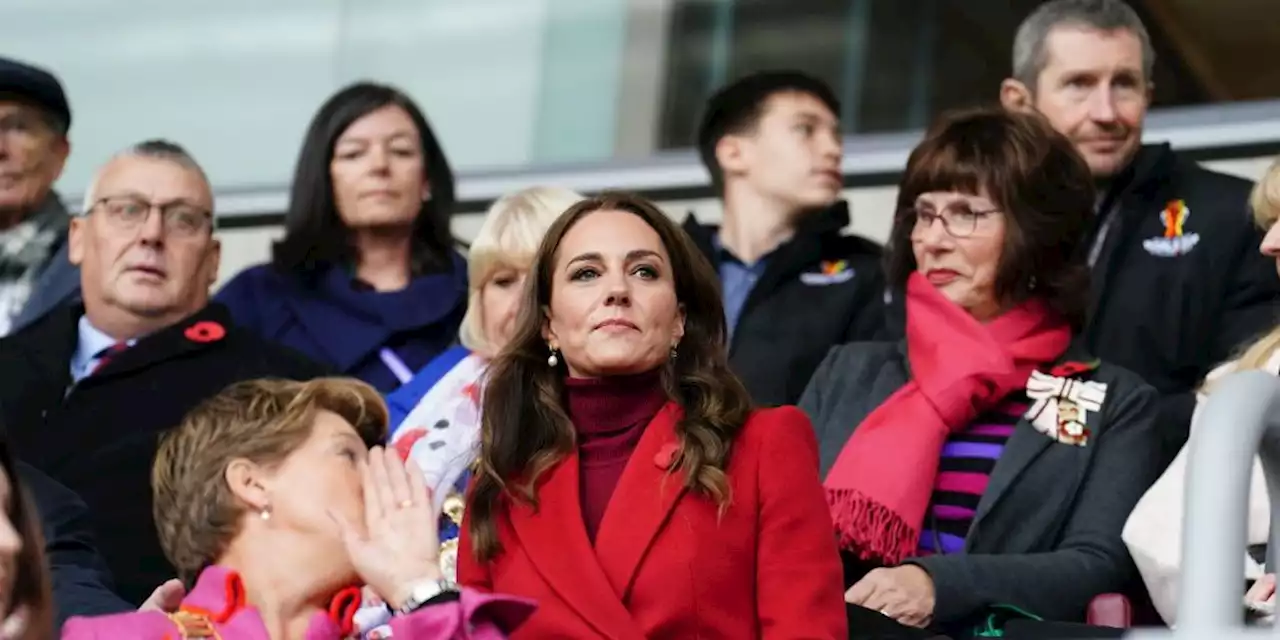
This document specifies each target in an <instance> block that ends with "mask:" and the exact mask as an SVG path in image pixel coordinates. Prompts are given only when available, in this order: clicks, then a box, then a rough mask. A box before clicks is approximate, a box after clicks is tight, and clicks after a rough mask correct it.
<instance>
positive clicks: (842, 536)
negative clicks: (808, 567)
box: [827, 489, 920, 567]
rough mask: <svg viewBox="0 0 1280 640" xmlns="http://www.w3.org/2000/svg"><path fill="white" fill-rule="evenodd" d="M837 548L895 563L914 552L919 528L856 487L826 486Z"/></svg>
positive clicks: (877, 560)
mask: <svg viewBox="0 0 1280 640" xmlns="http://www.w3.org/2000/svg"><path fill="white" fill-rule="evenodd" d="M827 507H828V508H829V509H830V510H831V519H832V521H833V522H834V523H835V528H836V535H837V538H838V540H839V544H840V549H841V550H842V551H847V552H849V553H852V554H854V555H856V556H857V557H858V559H859V560H864V561H867V562H873V563H876V564H880V565H882V566H888V567H891V566H896V565H897V564H899V563H901V562H902V561H903V560H904V559H906V558H908V557H910V556H912V555H914V554H915V547H916V544H917V543H918V542H919V540H920V532H919V531H916V530H915V528H913V527H912V526H911V525H909V524H907V522H906V520H903V519H902V516H900V515H898V514H897V513H895V512H894V511H893V510H892V509H890V508H888V507H886V506H884V505H882V504H880V503H879V502H876V501H875V500H872V499H871V498H870V497H869V496H867V495H866V494H864V493H862V492H861V491H858V490H857V489H827Z"/></svg>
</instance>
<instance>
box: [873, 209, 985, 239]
mask: <svg viewBox="0 0 1280 640" xmlns="http://www.w3.org/2000/svg"><path fill="white" fill-rule="evenodd" d="M998 213H1000V209H973V208H971V207H969V205H967V204H963V203H956V204H951V205H949V206H947V207H946V208H944V209H943V210H942V211H934V210H932V209H929V208H925V207H921V206H919V205H916V206H914V207H907V208H906V209H903V210H902V211H901V212H899V214H898V215H899V216H901V217H904V218H911V219H914V220H915V225H914V226H913V227H911V235H912V236H915V235H918V234H920V233H922V232H924V231H925V230H926V229H928V228H930V227H932V226H933V223H934V221H936V220H941V221H942V230H943V231H946V232H947V234H948V235H950V236H951V237H953V238H968V237H971V236H973V234H974V233H976V232H977V231H978V227H979V225H981V223H982V221H983V220H985V219H987V218H989V217H991V216H992V215H995V214H998Z"/></svg>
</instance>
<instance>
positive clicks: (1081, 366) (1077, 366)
mask: <svg viewBox="0 0 1280 640" xmlns="http://www.w3.org/2000/svg"><path fill="white" fill-rule="evenodd" d="M1098 364H1099V362H1098V361H1097V360H1093V361H1091V362H1078V361H1072V362H1064V363H1062V364H1060V365H1058V366H1056V367H1054V368H1052V369H1050V370H1049V375H1051V376H1057V377H1059V378H1070V377H1072V376H1078V375H1080V374H1082V373H1084V372H1086V371H1093V370H1094V369H1097V368H1098Z"/></svg>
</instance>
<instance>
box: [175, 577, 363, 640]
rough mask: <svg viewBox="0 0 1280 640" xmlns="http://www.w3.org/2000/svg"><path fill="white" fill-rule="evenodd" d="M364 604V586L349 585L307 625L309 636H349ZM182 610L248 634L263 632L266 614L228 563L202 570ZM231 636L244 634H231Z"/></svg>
mask: <svg viewBox="0 0 1280 640" xmlns="http://www.w3.org/2000/svg"><path fill="white" fill-rule="evenodd" d="M359 608H360V589H359V588H358V587H347V588H345V589H342V590H341V591H339V592H338V593H337V594H336V595H334V596H333V598H332V599H331V600H330V601H329V607H328V609H327V610H326V611H324V612H321V613H317V614H316V615H315V617H314V618H312V620H311V625H310V626H309V627H308V628H307V638H333V637H340V638H341V637H346V636H348V635H350V634H351V632H352V630H353V629H354V628H355V623H354V621H353V618H354V617H355V614H356V610H357V609H359ZM180 610H181V611H183V612H186V613H191V614H196V615H199V616H204V617H207V618H208V619H209V620H210V621H211V622H213V623H214V624H215V625H218V627H219V629H220V630H221V631H223V632H226V633H232V632H239V633H243V634H245V637H253V636H252V634H256V633H260V632H261V630H262V628H263V622H262V617H261V616H260V615H259V614H258V611H257V609H254V608H253V607H251V606H249V605H248V604H247V598H246V596H245V589H244V582H243V581H242V580H241V579H240V574H238V573H236V572H235V571H233V570H231V569H228V568H226V567H222V566H218V565H212V566H210V567H208V568H206V569H205V570H204V571H202V572H200V577H199V578H197V579H196V584H195V587H193V588H192V589H191V592H190V593H188V594H187V597H186V598H184V599H183V601H182V606H181V608H180ZM229 637H240V636H239V635H234V634H232V635H230V636H229Z"/></svg>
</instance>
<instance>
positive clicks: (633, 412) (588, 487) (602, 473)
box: [565, 370, 667, 542]
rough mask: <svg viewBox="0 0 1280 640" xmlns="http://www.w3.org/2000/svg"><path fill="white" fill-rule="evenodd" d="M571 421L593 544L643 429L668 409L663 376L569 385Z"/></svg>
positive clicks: (584, 515)
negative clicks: (575, 430)
mask: <svg viewBox="0 0 1280 640" xmlns="http://www.w3.org/2000/svg"><path fill="white" fill-rule="evenodd" d="M565 396H566V399H567V400H568V402H567V405H568V407H569V419H570V420H571V421H572V422H573V426H574V428H575V429H577V431H578V460H579V463H578V464H579V467H578V475H579V484H578V500H579V501H580V503H581V505H582V520H583V524H585V525H586V527H587V537H588V538H589V539H590V540H591V541H592V542H595V539H596V530H597V529H599V527H600V520H601V518H603V517H604V509H605V507H606V506H608V504H609V498H610V497H611V496H613V490H614V488H615V487H617V486H618V479H619V478H621V477H622V470H623V469H625V468H626V466H627V460H629V459H630V458H631V452H632V451H635V448H636V444H637V443H639V442H640V436H642V435H644V428H645V427H646V426H648V424H649V421H650V420H652V419H653V416H654V415H655V414H657V413H658V410H659V409H661V408H662V405H663V404H665V403H666V401H667V397H666V393H665V392H664V391H663V390H662V374H661V372H660V371H657V370H655V371H651V372H649V373H641V374H636V375H629V376H610V377H607V378H595V379H583V378H568V379H567V380H565Z"/></svg>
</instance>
